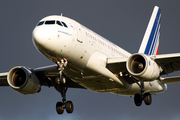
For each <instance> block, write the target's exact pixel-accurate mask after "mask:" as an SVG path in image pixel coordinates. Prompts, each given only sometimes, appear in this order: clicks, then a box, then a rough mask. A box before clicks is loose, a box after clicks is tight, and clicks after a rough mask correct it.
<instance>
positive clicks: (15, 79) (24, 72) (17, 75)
mask: <svg viewBox="0 0 180 120" xmlns="http://www.w3.org/2000/svg"><path fill="white" fill-rule="evenodd" d="M7 81H8V84H9V85H10V86H11V87H12V88H13V89H14V90H15V91H17V92H18V93H21V94H35V93H37V92H39V91H40V89H41V85H40V81H39V79H38V78H37V77H36V75H35V74H33V73H32V72H31V71H30V70H29V69H27V68H26V67H22V66H17V67H14V68H12V69H11V70H10V71H9V74H8V76H7Z"/></svg>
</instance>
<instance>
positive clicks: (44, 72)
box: [0, 65, 85, 89]
mask: <svg viewBox="0 0 180 120" xmlns="http://www.w3.org/2000/svg"><path fill="white" fill-rule="evenodd" d="M24 68H25V69H28V70H30V71H31V72H32V74H35V75H36V76H37V77H38V79H39V80H40V81H41V85H44V86H49V87H50V86H53V84H52V80H54V79H55V78H56V77H58V76H59V71H58V70H57V65H50V66H44V67H38V68H34V69H30V68H27V67H24ZM8 74H9V72H4V73H0V86H9V84H8V82H7V76H8ZM66 80H67V81H69V87H70V88H84V87H82V86H81V85H79V84H78V83H76V82H74V81H72V80H71V79H70V78H68V77H66ZM84 89H85V88H84Z"/></svg>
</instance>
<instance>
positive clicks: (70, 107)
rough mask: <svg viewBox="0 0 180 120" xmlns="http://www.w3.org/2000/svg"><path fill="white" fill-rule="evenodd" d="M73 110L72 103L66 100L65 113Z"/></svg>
mask: <svg viewBox="0 0 180 120" xmlns="http://www.w3.org/2000/svg"><path fill="white" fill-rule="evenodd" d="M73 110H74V106H73V103H72V102H71V101H67V102H66V112H67V113H72V112H73Z"/></svg>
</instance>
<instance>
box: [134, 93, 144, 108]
mask: <svg viewBox="0 0 180 120" xmlns="http://www.w3.org/2000/svg"><path fill="white" fill-rule="evenodd" d="M134 103H135V105H136V106H141V104H142V98H141V95H140V94H135V96H134Z"/></svg>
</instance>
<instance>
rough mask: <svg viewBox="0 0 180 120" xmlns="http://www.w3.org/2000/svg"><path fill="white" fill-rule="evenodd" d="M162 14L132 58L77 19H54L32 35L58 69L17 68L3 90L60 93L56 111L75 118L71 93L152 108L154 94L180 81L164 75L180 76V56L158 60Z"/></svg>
mask: <svg viewBox="0 0 180 120" xmlns="http://www.w3.org/2000/svg"><path fill="white" fill-rule="evenodd" d="M160 21H161V9H160V8H159V7H158V6H155V7H154V9H153V12H152V15H151V18H150V21H149V23H148V26H147V29H146V31H145V34H144V37H143V40H142V43H141V45H140V48H139V51H138V52H137V53H134V54H131V53H129V52H127V51H126V50H124V49H122V48H120V47H119V46H117V45H116V44H113V43H112V42H110V41H109V40H107V39H105V38H104V37H102V36H100V35H98V34H97V33H95V32H93V31H92V30H90V29H88V28H87V27H85V26H83V25H82V24H80V23H78V22H76V21H75V20H73V19H70V18H68V17H65V16H62V15H51V16H47V17H45V18H43V19H41V20H40V21H39V22H38V24H37V25H36V27H35V28H34V30H33V32H32V41H33V43H34V46H35V47H36V49H37V50H38V51H39V52H40V53H42V54H43V55H44V56H46V57H47V58H48V59H50V60H51V61H52V62H53V63H54V64H53V65H49V66H44V67H37V68H34V69H31V68H29V67H25V66H15V67H13V68H12V69H11V70H10V71H9V72H4V73H0V86H10V87H11V88H12V89H14V90H15V91H16V92H18V93H20V94H25V95H29V94H35V93H38V92H40V91H41V86H47V87H54V88H55V89H56V90H57V91H58V92H60V94H61V96H62V101H60V102H57V103H56V111H57V113H58V114H63V113H64V110H66V112H67V113H72V112H73V110H74V105H73V102H72V101H67V100H66V92H67V90H68V88H79V89H89V90H91V91H94V92H99V93H113V94H119V95H126V96H134V103H135V105H136V106H141V104H142V102H143V101H144V103H145V104H146V105H151V103H152V96H151V95H153V94H157V93H161V92H165V91H166V90H167V84H169V83H175V82H180V76H177V77H166V78H162V77H161V76H162V75H165V74H169V73H172V72H174V71H178V70H180V53H174V54H162V55H158V50H159V37H160Z"/></svg>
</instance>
